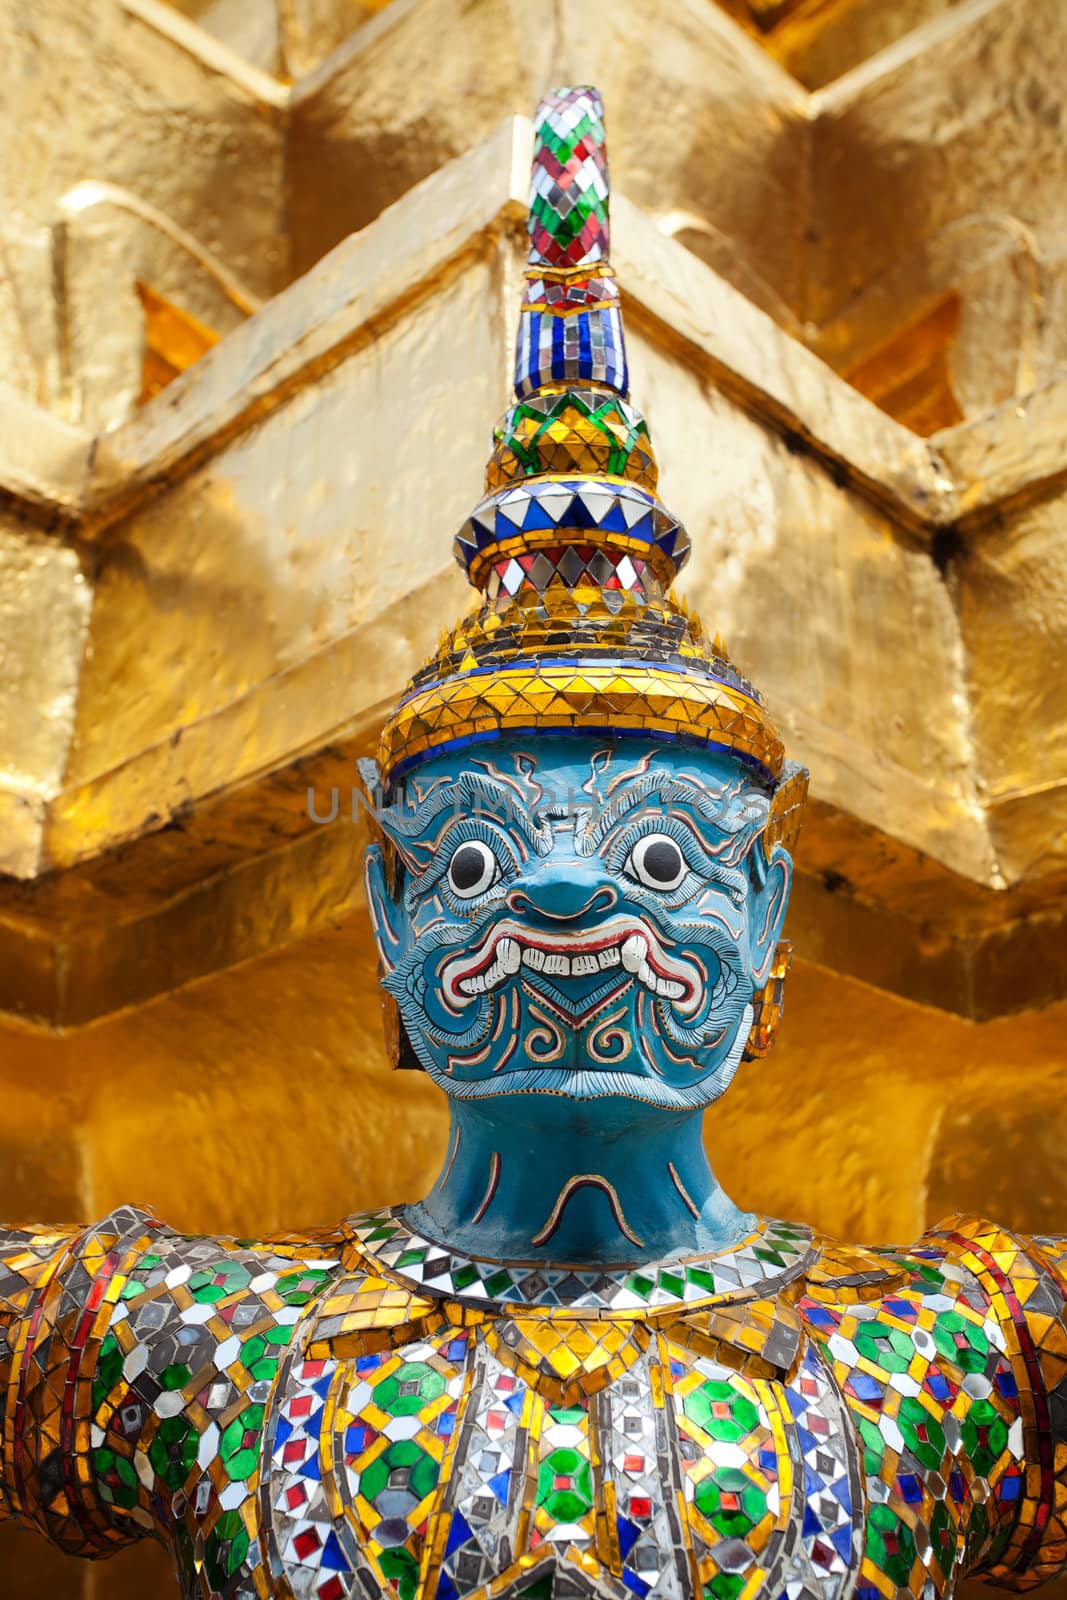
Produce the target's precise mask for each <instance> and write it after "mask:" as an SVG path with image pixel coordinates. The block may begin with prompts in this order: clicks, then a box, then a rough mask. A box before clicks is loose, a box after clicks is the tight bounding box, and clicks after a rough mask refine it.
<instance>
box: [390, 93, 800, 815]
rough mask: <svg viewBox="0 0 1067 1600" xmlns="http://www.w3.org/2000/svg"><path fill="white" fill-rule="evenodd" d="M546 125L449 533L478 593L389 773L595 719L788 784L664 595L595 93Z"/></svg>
mask: <svg viewBox="0 0 1067 1600" xmlns="http://www.w3.org/2000/svg"><path fill="white" fill-rule="evenodd" d="M534 131H535V148H534V159H533V172H532V177H531V185H530V203H529V214H528V219H527V230H528V233H529V236H530V254H529V260H528V265H527V270H526V283H525V289H524V293H523V299H522V306H521V308H520V315H519V334H518V339H517V341H516V357H515V396H516V398H515V402H514V404H513V405H512V406H511V407H510V409H509V410H508V412H507V414H506V415H505V417H504V418H503V420H502V422H501V423H500V424H499V425H498V426H497V428H496V429H495V432H494V447H493V453H492V456H491V457H490V460H489V465H488V469H487V472H486V484H485V487H486V494H485V498H484V499H483V500H482V501H481V502H480V504H479V505H478V506H477V507H476V508H475V510H474V511H473V512H472V514H471V516H470V517H469V518H468V519H467V521H466V522H465V523H464V525H463V527H462V528H461V529H460V531H459V533H458V535H457V537H456V541H455V553H456V558H457V560H458V561H459V562H460V564H461V565H462V566H463V567H464V569H465V570H466V572H467V576H468V578H469V579H470V582H471V583H472V584H473V585H474V587H475V588H476V589H478V590H480V591H481V592H482V594H483V597H484V601H483V605H482V607H481V609H480V610H479V611H477V612H476V613H475V614H473V615H471V616H469V617H467V618H465V619H463V620H462V621H461V622H460V623H459V624H458V625H457V627H456V628H454V629H453V630H452V631H451V632H450V633H449V634H447V635H446V636H445V637H444V638H443V639H442V641H441V645H440V647H439V649H438V651H437V653H436V655H435V656H434V657H433V658H432V660H430V661H429V662H428V663H427V664H426V666H425V667H424V668H423V669H422V670H421V671H420V672H418V673H417V674H416V675H415V678H414V679H413V681H412V683H411V684H410V685H409V688H408V691H407V693H406V694H405V695H404V697H403V699H402V700H401V702H400V705H399V706H398V708H397V710H396V712H395V714H394V715H393V717H392V718H391V719H390V721H389V722H388V723H387V724H386V727H385V729H384V730H383V733H382V739H381V745H380V748H379V767H380V769H381V773H382V781H383V783H384V784H385V785H386V786H388V784H389V783H390V782H391V781H393V780H395V779H396V778H398V777H400V776H402V775H403V774H404V773H405V772H407V771H409V770H411V768H413V767H414V766H416V765H417V764H418V763H419V762H420V761H424V760H426V759H428V758H429V757H431V756H433V755H436V754H439V753H443V752H444V751H446V750H455V749H461V748H463V747H465V746H467V745H472V744H475V743H477V742H479V741H481V740H486V739H499V738H500V737H502V736H504V735H507V734H510V733H515V734H527V733H535V732H542V733H549V732H551V733H578V732H590V733H592V732H596V733H600V734H604V735H606V736H608V737H611V738H616V737H620V738H621V737H628V736H638V737H645V738H651V739H666V740H673V741H680V742H684V743H688V744H691V745H700V746H703V747H705V748H707V747H711V748H719V749H724V750H729V751H730V752H731V753H732V754H733V755H735V756H736V757H737V758H738V759H740V760H741V761H743V762H744V763H746V764H747V765H748V766H749V767H750V769H751V770H752V771H753V773H754V774H755V775H757V776H758V777H760V778H762V780H763V781H764V782H765V783H766V784H767V785H768V786H769V787H774V786H775V785H777V784H778V781H779V779H780V778H781V776H782V772H783V766H784V752H783V749H782V744H781V741H780V739H779V738H778V735H777V733H776V731H775V729H774V727H773V724H772V723H771V721H770V719H769V717H768V716H767V713H766V711H765V710H764V707H763V702H762V700H761V698H760V696H759V694H758V693H757V692H756V690H755V689H754V688H753V687H752V685H751V684H750V683H748V682H747V681H746V680H745V679H744V678H743V677H742V676H741V675H740V673H738V672H737V670H736V668H734V667H733V666H732V664H731V663H730V662H729V661H728V660H727V659H726V655H725V652H724V650H723V647H722V645H721V644H720V642H719V640H718V639H717V638H716V639H714V640H710V639H708V638H707V636H706V635H705V634H704V631H703V629H702V627H701V625H700V622H699V620H698V619H697V618H695V617H694V616H692V615H691V614H690V613H689V611H688V609H684V608H683V607H682V606H681V605H680V604H679V603H678V602H677V601H676V600H675V599H674V597H673V595H672V594H671V593H670V584H671V583H672V582H673V580H674V577H675V575H676V573H677V572H678V571H679V569H680V568H681V566H682V565H683V563H684V561H685V559H686V557H687V555H688V553H689V540H688V536H687V534H686V532H685V530H684V528H683V527H682V526H681V524H680V523H679V522H678V521H677V519H676V518H674V517H672V516H671V514H670V512H669V511H668V510H667V509H666V507H665V506H664V505H663V504H662V503H661V502H660V500H659V498H658V496H657V484H658V470H657V467H656V459H655V454H654V452H653V449H652V441H651V438H650V437H649V431H648V427H647V425H646V423H645V419H644V417H643V416H642V415H641V413H640V412H639V411H638V410H636V408H635V407H634V406H632V405H631V404H630V401H629V397H628V388H627V385H628V375H627V364H626V346H625V337H624V332H623V323H622V311H621V306H620V301H619V292H618V284H617V282H616V279H615V274H614V272H613V271H612V268H611V265H610V262H609V259H608V257H609V248H610V225H609V183H608V163H607V153H606V146H605V141H604V121H603V109H602V106H601V100H600V95H599V94H598V92H597V91H596V90H595V89H591V88H587V87H586V88H566V89H557V90H554V91H553V92H552V93H551V94H549V95H548V96H546V98H545V99H544V100H543V101H542V102H541V105H540V107H539V108H538V112H537V115H536V118H535V123H534Z"/></svg>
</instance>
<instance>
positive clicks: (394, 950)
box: [363, 844, 404, 973]
mask: <svg viewBox="0 0 1067 1600" xmlns="http://www.w3.org/2000/svg"><path fill="white" fill-rule="evenodd" d="M394 876H395V874H393V873H391V872H390V871H389V870H388V866H387V863H386V856H385V850H384V849H383V847H382V845H380V844H369V845H368V846H367V850H366V853H365V855H364V857H363V881H364V884H365V885H366V889H367V909H368V910H369V911H370V920H371V927H372V929H373V930H374V943H375V944H376V946H377V947H378V957H379V960H380V961H381V964H382V971H383V973H388V972H392V970H393V968H394V967H395V966H396V964H397V962H398V960H399V959H400V957H401V955H402V954H403V949H404V933H403V927H404V906H403V899H402V896H401V892H400V886H399V885H396V887H395V889H394V883H393V879H394Z"/></svg>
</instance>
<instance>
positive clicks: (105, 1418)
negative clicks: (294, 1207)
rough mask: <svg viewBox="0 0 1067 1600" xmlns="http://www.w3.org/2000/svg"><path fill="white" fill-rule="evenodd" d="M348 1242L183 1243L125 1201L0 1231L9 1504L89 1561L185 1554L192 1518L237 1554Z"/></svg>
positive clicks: (10, 1511)
mask: <svg viewBox="0 0 1067 1600" xmlns="http://www.w3.org/2000/svg"><path fill="white" fill-rule="evenodd" d="M338 1245H339V1241H338V1240H337V1239H336V1238H335V1237H334V1236H332V1235H322V1236H318V1237H299V1238H293V1239H279V1240H270V1241H268V1242H266V1243H254V1242H250V1241H243V1240H234V1239H197V1238H188V1237H186V1236H183V1235H178V1234H175V1233H173V1232H172V1231H170V1230H169V1229H167V1228H166V1227H165V1226H164V1225H163V1224H162V1223H160V1222H157V1221H155V1220H154V1219H153V1218H151V1217H149V1216H148V1215H147V1214H146V1213H145V1212H142V1211H137V1210H134V1209H132V1208H121V1209H120V1210H118V1211H115V1212H113V1213H112V1214H111V1216H109V1217H107V1218H106V1219H105V1220H104V1221H103V1222H101V1223H99V1224H97V1225H96V1226H94V1227H92V1228H88V1229H58V1230H53V1231H32V1232H6V1233H0V1267H2V1271H3V1277H2V1278H0V1332H2V1334H3V1344H2V1346H0V1360H2V1362H3V1366H2V1368H0V1378H2V1380H3V1393H4V1395H5V1401H4V1418H3V1420H4V1434H3V1453H2V1459H0V1499H2V1504H3V1514H4V1515H6V1516H14V1517H17V1518H18V1519H19V1520H21V1521H23V1522H25V1523H27V1524H29V1525H30V1526H33V1527H35V1528H37V1529H38V1530H39V1531H40V1532H41V1533H43V1534H45V1536H46V1537H48V1538H49V1539H51V1540H52V1541H53V1542H54V1543H55V1544H58V1545H59V1546H60V1547H61V1548H62V1549H64V1550H67V1551H68V1552H71V1553H73V1554H79V1555H88V1556H99V1555H105V1554H107V1553H109V1552H110V1551H112V1550H114V1549H117V1548H119V1547H120V1546H121V1545H123V1544H126V1543H129V1542H131V1541H132V1540H136V1539H139V1538H142V1537H144V1536H145V1535H149V1534H153V1533H174V1534H176V1544H177V1547H178V1556H179V1560H181V1559H182V1556H183V1549H184V1546H185V1544H187V1543H188V1538H187V1535H188V1533H189V1530H190V1526H191V1527H192V1528H193V1529H196V1528H197V1527H198V1526H199V1527H202V1528H203V1530H204V1534H205V1539H206V1544H205V1548H208V1547H210V1550H211V1551H214V1552H215V1555H214V1556H213V1557H212V1559H215V1558H216V1557H217V1560H218V1561H219V1562H225V1561H229V1560H230V1558H231V1556H232V1555H233V1553H234V1552H235V1551H239V1550H240V1548H241V1541H242V1538H243V1537H244V1534H243V1533H242V1529H246V1530H247V1525H248V1524H249V1522H250V1520H251V1516H252V1513H251V1510H250V1506H249V1504H247V1503H246V1502H249V1501H250V1500H251V1498H252V1496H253V1487H252V1486H253V1485H254V1481H255V1476H256V1474H257V1472H258V1469H259V1465H260V1443H261V1435H262V1432H263V1428H264V1425H265V1418H266V1400H267V1397H268V1394H269V1392H270V1389H271V1386H272V1383H273V1380H274V1377H275V1374H276V1373H277V1370H278V1367H279V1365H280V1363H281V1362H282V1360H283V1359H284V1358H285V1356H286V1354H287V1351H288V1348H289V1345H290V1344H291V1343H292V1340H293V1336H294V1332H295V1331H296V1329H297V1327H298V1325H299V1323H300V1321H301V1318H302V1317H303V1315H304V1313H305V1310H306V1309H307V1307H308V1306H309V1305H310V1304H311V1303H312V1302H313V1301H315V1300H316V1299H317V1298H318V1296H319V1295H320V1294H321V1292H322V1291H323V1289H325V1288H326V1287H327V1285H328V1284H329V1283H330V1281H331V1279H332V1278H333V1277H334V1276H335V1275H337V1274H338V1273H339V1271H340V1270H341V1261H340V1252H339V1248H338ZM231 1512H232V1513H233V1515H231V1514H230V1513H231ZM213 1540H214V1542H212V1541H213ZM216 1545H217V1546H218V1549H217V1551H216V1550H215V1546H216ZM191 1548H192V1546H190V1549H191Z"/></svg>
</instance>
